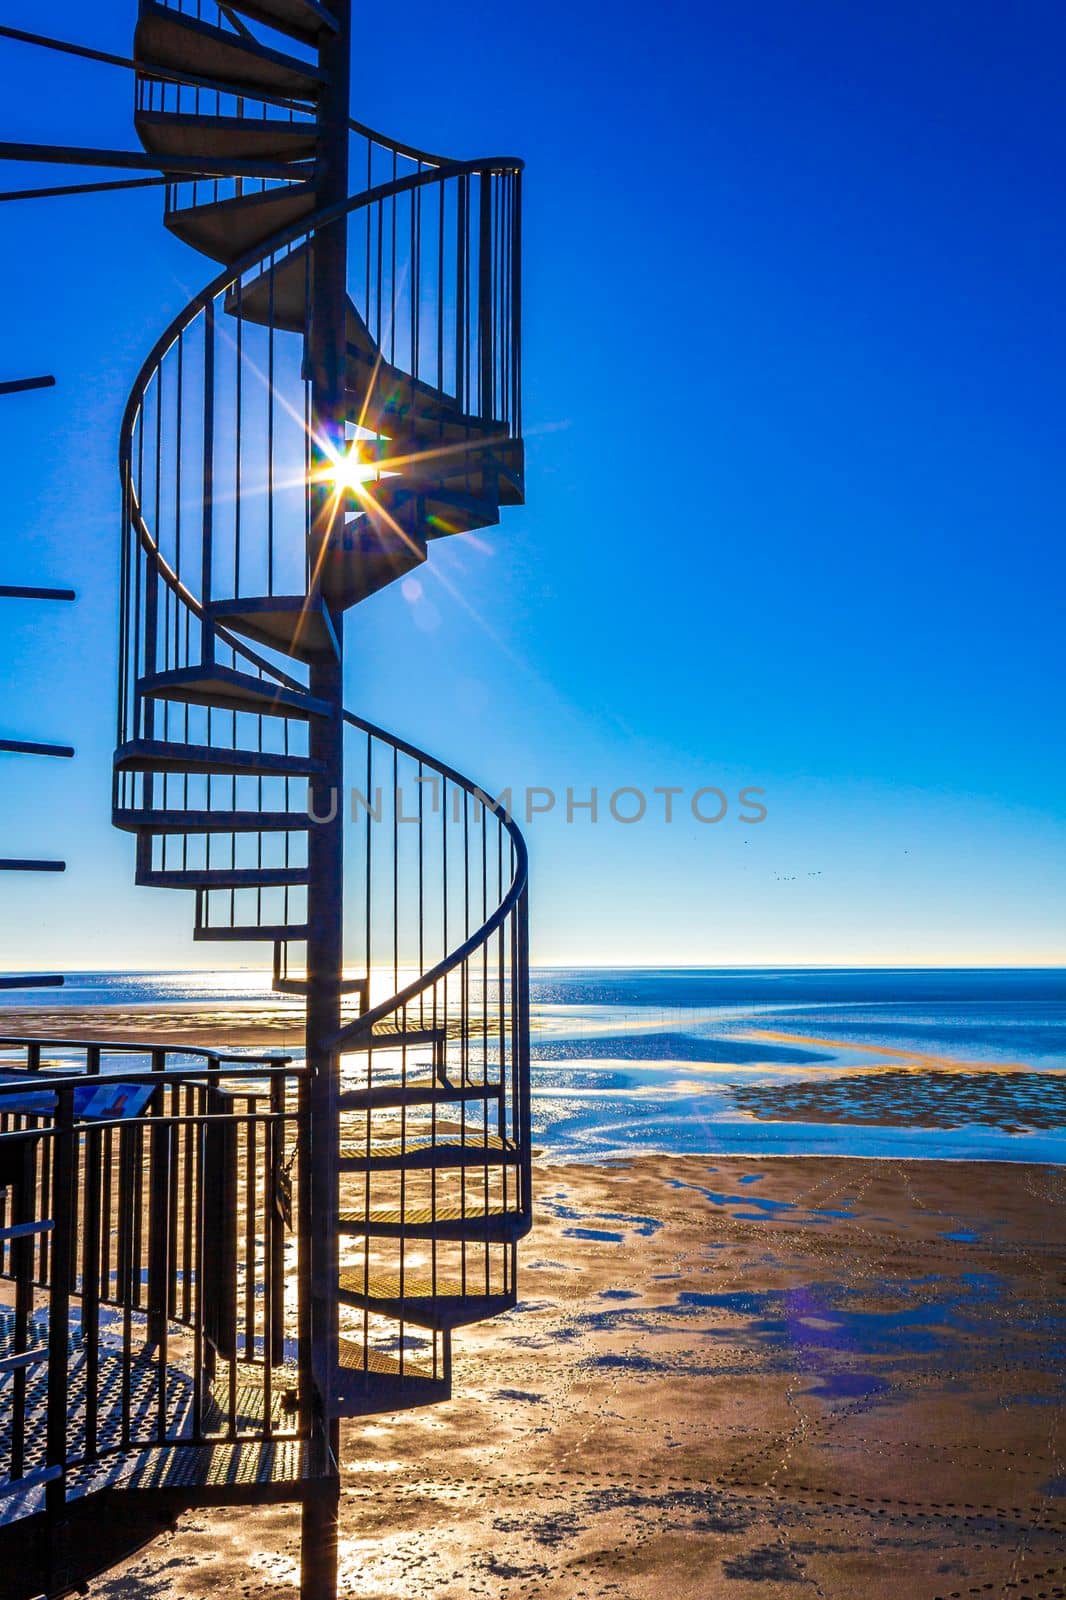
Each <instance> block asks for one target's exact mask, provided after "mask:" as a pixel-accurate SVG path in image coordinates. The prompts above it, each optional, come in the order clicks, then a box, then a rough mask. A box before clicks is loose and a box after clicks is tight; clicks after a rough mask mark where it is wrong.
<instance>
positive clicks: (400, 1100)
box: [338, 1077, 502, 1111]
mask: <svg viewBox="0 0 1066 1600" xmlns="http://www.w3.org/2000/svg"><path fill="white" fill-rule="evenodd" d="M501 1092H502V1089H501V1085H500V1083H499V1082H498V1081H496V1082H490V1081H488V1080H486V1081H485V1082H484V1083H450V1082H448V1081H447V1080H443V1081H442V1080H441V1079H440V1078H429V1077H426V1078H419V1079H415V1080H414V1081H413V1082H412V1081H410V1080H409V1081H408V1082H407V1083H390V1082H388V1081H386V1082H384V1083H375V1084H372V1085H370V1086H369V1087H363V1088H359V1089H345V1090H343V1091H342V1092H341V1095H340V1097H339V1100H338V1105H339V1107H340V1109H341V1111H366V1110H368V1109H370V1110H375V1109H376V1110H388V1109H392V1108H399V1107H402V1106H419V1105H425V1106H430V1105H436V1104H438V1103H440V1104H444V1105H447V1104H455V1103H457V1102H459V1101H463V1100H493V1099H497V1098H498V1097H499V1095H500V1093H501Z"/></svg>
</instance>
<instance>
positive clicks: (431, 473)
mask: <svg viewBox="0 0 1066 1600" xmlns="http://www.w3.org/2000/svg"><path fill="white" fill-rule="evenodd" d="M361 451H362V456H363V459H364V460H365V461H367V462H368V463H369V462H372V463H374V464H376V465H379V466H381V467H382V468H384V469H385V470H387V471H391V472H397V473H399V474H400V475H401V476H402V479H403V482H404V483H405V484H407V485H408V486H409V487H411V488H415V489H418V490H419V491H420V492H422V493H426V494H432V492H433V491H434V490H436V489H460V490H463V491H465V492H466V493H467V494H470V495H472V496H473V497H474V498H475V499H477V500H481V501H491V502H493V503H495V504H496V505H497V506H502V505H521V503H522V499H523V489H522V485H523V480H524V466H525V463H524V453H523V448H522V441H521V439H496V440H490V441H486V440H485V439H465V440H463V441H462V442H461V443H458V444H451V445H449V444H434V443H432V442H430V443H427V444H426V445H425V447H424V448H417V447H414V448H413V447H412V446H411V445H410V444H408V443H406V442H405V441H403V440H400V439H368V440H366V441H364V443H363V444H362V446H361Z"/></svg>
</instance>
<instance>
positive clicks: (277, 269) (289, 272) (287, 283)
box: [223, 244, 311, 333]
mask: <svg viewBox="0 0 1066 1600" xmlns="http://www.w3.org/2000/svg"><path fill="white" fill-rule="evenodd" d="M310 270H311V269H310V263H309V260H308V250H307V246H306V245H305V244H302V245H298V246H297V247H296V249H295V250H290V251H289V253H288V254H287V255H284V256H282V257H281V258H280V259H279V260H276V261H274V262H273V263H271V264H268V265H267V266H266V267H264V269H263V271H262V272H260V273H259V275H258V277H255V278H252V279H251V280H250V281H248V282H245V283H243V284H242V285H241V291H240V296H239V298H238V295H237V293H236V291H235V290H233V289H230V290H228V291H227V294H226V298H225V301H224V302H223V303H224V306H225V309H226V311H227V312H228V313H229V315H230V316H231V317H233V316H236V315H237V310H238V306H239V308H240V314H241V317H242V318H243V319H244V321H245V322H254V323H257V324H259V325H260V326H261V327H270V326H271V325H273V326H274V327H275V328H283V329H285V330H287V331H288V332H289V333H303V332H304V330H305V328H306V326H307V318H308V307H309V305H310V285H311V278H310Z"/></svg>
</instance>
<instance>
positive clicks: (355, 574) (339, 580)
mask: <svg viewBox="0 0 1066 1600" xmlns="http://www.w3.org/2000/svg"><path fill="white" fill-rule="evenodd" d="M391 483H392V480H387V482H386V483H383V484H375V485H374V488H373V493H372V500H373V505H370V504H366V505H364V504H363V502H361V501H360V502H358V504H359V506H360V509H361V511H362V515H360V516H358V517H356V518H355V519H354V520H353V521H352V522H349V523H346V524H345V525H344V526H343V527H340V526H338V527H336V528H335V529H334V532H333V534H332V535H331V537H330V540H329V543H328V545H327V547H326V556H325V560H324V561H323V563H322V574H321V577H322V593H323V594H324V596H325V597H326V599H327V601H328V602H329V604H330V605H332V606H335V607H337V608H338V609H341V610H344V609H347V607H349V606H354V605H358V604H359V602H360V601H361V600H366V599H368V598H369V596H370V595H372V594H377V592H378V590H379V589H384V588H385V587H386V586H387V585H388V584H390V583H395V581H396V580H397V578H402V577H404V576H405V575H406V574H407V573H408V572H411V571H413V570H414V568H415V567H418V566H421V564H422V562H423V561H425V559H426V540H425V534H424V532H422V531H421V526H420V525H421V523H422V520H423V518H422V508H421V506H420V505H419V504H418V503H417V502H414V501H413V500H412V497H411V496H410V495H409V494H408V495H407V497H406V503H405V504H403V505H402V506H401V505H399V504H397V498H398V497H397V495H396V492H395V491H394V490H393V489H392V487H391Z"/></svg>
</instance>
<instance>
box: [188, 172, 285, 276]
mask: <svg viewBox="0 0 1066 1600" xmlns="http://www.w3.org/2000/svg"><path fill="white" fill-rule="evenodd" d="M314 209H315V191H314V188H313V187H312V185H311V184H309V183H289V184H280V185H279V186H278V187H276V188H273V189H263V190H261V191H259V192H258V193H255V194H242V195H234V196H232V197H230V198H229V199H225V200H217V201H211V202H209V203H207V204H204V205H197V206H186V207H185V208H184V209H182V210H180V211H170V212H168V213H167V216H166V225H167V227H168V228H169V229H170V231H171V233H173V234H174V235H175V236H176V237H177V238H179V239H182V240H183V241H184V242H185V243H186V244H188V245H192V247H193V249H194V250H199V251H200V253H201V254H202V255H205V256H210V257H211V259H212V260H213V261H221V262H223V263H224V264H228V263H229V262H231V261H236V260H238V259H239V258H240V257H241V256H243V255H245V254H246V253H247V252H248V251H249V250H252V249H254V248H255V246H256V245H258V244H262V243H263V241H264V240H265V239H269V238H270V236H271V235H272V234H275V233H280V232H281V230H282V229H283V228H288V227H290V226H291V224H292V223H294V222H299V221H300V220H301V219H302V218H304V217H309V216H310V215H311V213H312V211H313V210H314Z"/></svg>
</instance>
